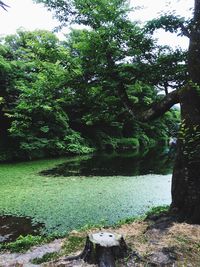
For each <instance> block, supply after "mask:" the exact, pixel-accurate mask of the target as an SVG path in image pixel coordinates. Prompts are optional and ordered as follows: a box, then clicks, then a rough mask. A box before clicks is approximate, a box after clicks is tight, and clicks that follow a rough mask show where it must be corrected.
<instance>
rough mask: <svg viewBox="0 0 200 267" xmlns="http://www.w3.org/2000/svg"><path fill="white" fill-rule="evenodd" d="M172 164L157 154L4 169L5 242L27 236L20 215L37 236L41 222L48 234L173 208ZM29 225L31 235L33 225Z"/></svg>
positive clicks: (0, 178)
mask: <svg viewBox="0 0 200 267" xmlns="http://www.w3.org/2000/svg"><path fill="white" fill-rule="evenodd" d="M59 163H62V164H59ZM56 165H57V166H56ZM52 166H54V167H53V168H52ZM171 166H172V161H171V160H170V159H169V157H168V155H167V154H166V153H161V152H159V153H158V151H151V152H148V153H143V154H142V155H138V154H137V155H130V154H129V155H120V156H119V155H101V156H100V155H98V156H94V157H74V158H70V159H69V158H68V159H66V160H65V159H63V160H61V161H59V160H55V159H54V160H48V161H45V160H44V161H34V162H26V163H20V164H10V165H9V164H7V165H0V187H1V190H0V215H2V217H0V225H1V229H4V231H0V237H1V238H0V240H2V241H8V240H12V233H13V232H14V233H15V235H14V238H16V237H17V235H16V232H17V233H18V235H19V234H20V233H21V234H26V231H24V229H21V228H19V229H18V228H17V225H20V227H21V224H20V223H16V222H17V218H18V217H19V218H21V219H20V220H22V218H25V219H27V218H31V221H32V222H33V223H34V228H33V232H32V233H33V234H34V233H35V232H36V230H37V229H36V228H35V226H37V224H38V223H39V224H38V226H39V227H40V228H41V225H42V226H43V227H42V233H43V234H52V233H55V232H57V233H59V234H61V233H66V232H68V231H70V230H72V229H75V228H80V227H83V226H84V225H86V224H99V223H101V222H103V223H104V224H114V223H116V222H118V221H119V220H122V219H125V218H128V217H133V216H137V215H142V214H144V213H145V212H146V211H147V210H148V209H150V208H151V207H153V206H158V205H166V204H169V203H170V201H171V196H170V187H171V174H170V173H171ZM44 170H45V171H44ZM46 174H48V175H46ZM6 215H9V216H13V218H14V221H15V223H12V220H11V219H12V217H6ZM3 220H4V221H3ZM7 221H10V225H9V224H8V223H7ZM2 223H3V224H2ZM27 224H28V226H27ZM25 225H26V229H28V230H27V234H28V233H31V231H30V224H29V221H27V223H26V224H25ZM14 228H15V229H14ZM5 229H7V231H5ZM17 229H18V230H19V231H16V230H17ZM5 235H6V236H7V237H9V239H7V240H6V237H5ZM14 238H13V239H14Z"/></svg>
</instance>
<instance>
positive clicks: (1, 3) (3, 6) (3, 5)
mask: <svg viewBox="0 0 200 267" xmlns="http://www.w3.org/2000/svg"><path fill="white" fill-rule="evenodd" d="M0 7H2V8H3V9H4V10H5V11H7V9H6V7H9V6H8V5H6V4H5V3H4V2H2V1H0Z"/></svg>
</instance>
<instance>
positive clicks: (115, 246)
mask: <svg viewBox="0 0 200 267" xmlns="http://www.w3.org/2000/svg"><path fill="white" fill-rule="evenodd" d="M127 253H128V248H127V245H126V243H125V241H124V239H123V237H122V235H118V234H114V233H108V232H99V233H94V234H90V235H88V236H87V239H86V244H85V248H84V250H83V252H82V253H81V255H80V258H81V259H83V260H84V261H85V262H87V263H89V264H98V266H99V267H115V266H116V265H115V260H116V259H119V258H124V257H126V256H127Z"/></svg>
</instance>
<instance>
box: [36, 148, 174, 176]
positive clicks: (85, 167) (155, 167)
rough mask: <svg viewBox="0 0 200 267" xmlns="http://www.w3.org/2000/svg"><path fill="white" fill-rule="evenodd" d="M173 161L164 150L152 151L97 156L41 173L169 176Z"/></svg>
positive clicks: (56, 174)
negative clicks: (152, 174)
mask: <svg viewBox="0 0 200 267" xmlns="http://www.w3.org/2000/svg"><path fill="white" fill-rule="evenodd" d="M171 172H172V160H171V158H170V157H169V155H168V154H167V153H166V152H163V150H159V149H157V151H156V150H151V151H148V152H146V153H145V152H140V153H137V154H127V153H126V154H114V155H112V154H111V155H109V154H97V155H94V156H91V157H86V158H83V159H82V160H79V161H71V162H67V163H63V164H60V165H58V166H56V167H55V168H53V169H50V170H46V171H43V172H41V174H43V175H53V176H137V175H145V174H151V173H154V174H169V173H171Z"/></svg>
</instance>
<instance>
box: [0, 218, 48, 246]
mask: <svg viewBox="0 0 200 267" xmlns="http://www.w3.org/2000/svg"><path fill="white" fill-rule="evenodd" d="M42 226H44V225H43V224H39V223H37V224H33V223H32V221H31V219H30V218H26V217H16V216H11V215H8V216H0V243H1V242H10V241H14V240H15V239H17V238H18V237H19V236H20V235H28V234H32V235H37V234H39V233H40V229H41V227H42Z"/></svg>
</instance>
